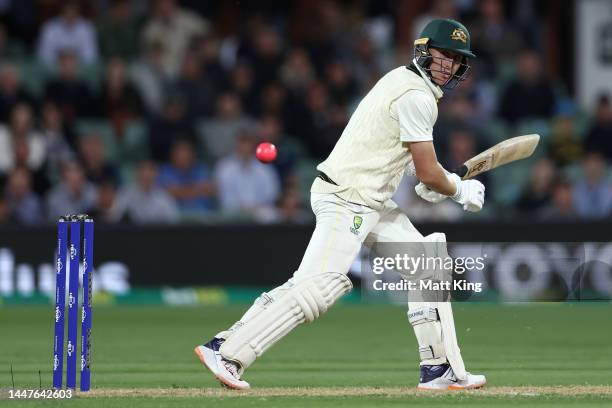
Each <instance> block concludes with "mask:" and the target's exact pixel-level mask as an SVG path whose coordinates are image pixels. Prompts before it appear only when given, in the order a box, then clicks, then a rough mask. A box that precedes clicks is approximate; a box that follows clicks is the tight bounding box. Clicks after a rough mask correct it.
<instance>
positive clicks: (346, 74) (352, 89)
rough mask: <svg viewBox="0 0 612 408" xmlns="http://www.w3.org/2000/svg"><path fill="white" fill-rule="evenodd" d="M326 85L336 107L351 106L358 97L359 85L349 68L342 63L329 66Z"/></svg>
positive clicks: (337, 62)
mask: <svg viewBox="0 0 612 408" xmlns="http://www.w3.org/2000/svg"><path fill="white" fill-rule="evenodd" d="M325 83H326V85H327V90H328V92H329V96H330V99H331V100H332V102H333V103H334V104H336V105H349V104H351V103H352V102H353V100H354V99H355V98H356V96H357V91H358V88H357V83H356V82H355V80H354V79H353V77H352V76H351V72H350V71H349V69H348V67H347V66H346V65H345V64H343V63H342V62H340V61H334V62H331V63H329V64H327V66H326V67H325Z"/></svg>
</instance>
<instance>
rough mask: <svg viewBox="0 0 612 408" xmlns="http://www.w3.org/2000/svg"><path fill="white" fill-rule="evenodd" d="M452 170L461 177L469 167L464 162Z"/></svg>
mask: <svg viewBox="0 0 612 408" xmlns="http://www.w3.org/2000/svg"><path fill="white" fill-rule="evenodd" d="M452 172H453V173H455V174H456V175H458V176H459V177H461V178H463V177H464V176H465V175H466V174H467V172H468V168H467V166H466V165H465V164H464V165H463V166H461V167H458V168H456V169H455V170H452Z"/></svg>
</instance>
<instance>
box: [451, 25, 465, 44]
mask: <svg viewBox="0 0 612 408" xmlns="http://www.w3.org/2000/svg"><path fill="white" fill-rule="evenodd" d="M451 38H452V39H453V40H459V41H461V42H462V43H467V34H466V33H465V31H463V30H462V29H460V28H455V29H454V30H453V32H452V33H451Z"/></svg>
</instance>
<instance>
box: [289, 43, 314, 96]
mask: <svg viewBox="0 0 612 408" xmlns="http://www.w3.org/2000/svg"><path fill="white" fill-rule="evenodd" d="M315 77H316V73H315V72H314V67H313V66H312V63H311V62H310V57H309V56H308V53H307V52H306V51H305V50H304V49H302V48H296V49H293V50H291V51H290V52H289V54H288V55H287V58H286V59H285V62H284V63H283V65H282V66H281V69H280V78H281V80H282V83H283V84H284V85H285V86H286V87H287V88H288V89H289V90H290V91H291V92H292V93H293V94H294V95H295V96H302V95H304V93H305V92H306V90H307V89H308V86H310V84H311V83H312V82H313V81H314V80H315Z"/></svg>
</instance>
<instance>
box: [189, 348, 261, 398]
mask: <svg viewBox="0 0 612 408" xmlns="http://www.w3.org/2000/svg"><path fill="white" fill-rule="evenodd" d="M223 341H224V340H223V339H218V338H216V337H214V338H213V339H212V340H211V341H209V342H208V343H206V344H204V345H201V346H198V347H196V348H195V353H196V354H197V356H198V358H199V359H200V361H201V362H202V364H204V365H205V366H206V368H208V369H209V370H210V372H211V373H213V375H214V376H215V377H217V380H219V381H221V384H222V385H224V386H226V387H228V388H233V389H235V390H246V389H248V388H251V386H250V385H249V383H248V382H246V381H244V380H241V379H240V366H239V365H238V364H237V363H234V362H233V361H229V360H226V359H224V358H223V357H222V356H221V353H219V347H221V344H223Z"/></svg>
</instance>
